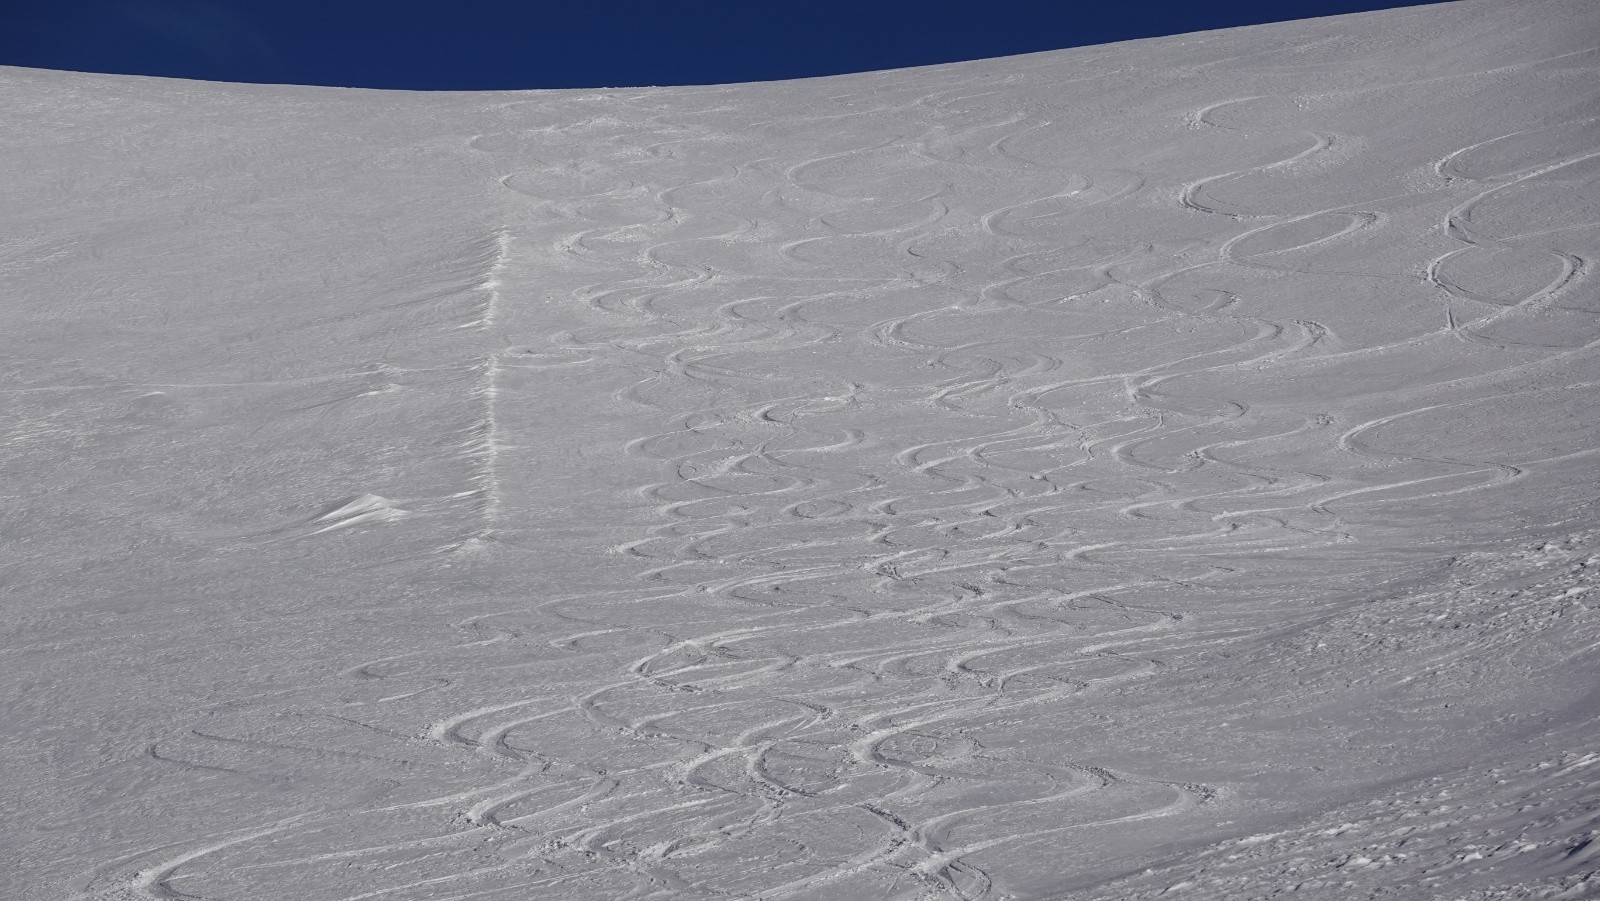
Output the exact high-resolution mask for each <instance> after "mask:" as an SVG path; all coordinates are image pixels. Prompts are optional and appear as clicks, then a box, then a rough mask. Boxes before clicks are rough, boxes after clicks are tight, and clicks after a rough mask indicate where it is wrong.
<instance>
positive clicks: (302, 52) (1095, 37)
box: [0, 0, 1510, 90]
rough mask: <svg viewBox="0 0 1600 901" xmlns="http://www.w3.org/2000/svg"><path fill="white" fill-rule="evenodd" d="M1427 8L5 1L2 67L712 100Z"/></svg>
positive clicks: (1369, 1) (1168, 0)
mask: <svg viewBox="0 0 1600 901" xmlns="http://www.w3.org/2000/svg"><path fill="white" fill-rule="evenodd" d="M1415 2H1416V0H1410V2H1407V0H1388V2H1385V0H1277V2H1263V0H1183V2H1179V0H1141V2H1119V0H1054V2H1052V0H920V2H917V0H853V2H845V0H810V2H787V0H743V2H728V0H683V2H673V0H656V2H641V0H567V2H546V0H522V2H512V0H433V2H416V0H320V2H318V0H0V65H14V66H36V67H40V68H49V69H73V70H79V71H90V72H119V73H135V74H142V75H170V76H179V77H184V78H204V79H212V80H219V81H250V82H275V83H285V82H286V83H294V84H321V85H345V86H353V87H378V88H413V89H431V90H466V89H487V88H560V87H599V86H635V85H647V84H708V83H717V82H730V81H758V80H761V81H764V80H769V79H777V78H795V77H799V76H806V75H831V74H837V73H841V72H860V71H866V70H871V69H889V68H897V67H901V66H913V65H924V64H929V63H939V62H949V61H953V60H962V59H979V58H983V57H990V56H1003V55H1007V54H1013V53H1026V52H1030V51H1034V50H1052V49H1056V48H1060V47H1077V46H1083V45H1086V44H1101V43H1106V42H1108V41H1119V40H1127V39H1130V38H1140V37H1153V36H1157V35H1165V34H1178V33H1181V32H1186V31H1199V30H1202V29H1207V28H1225V27H1229V26H1233V25H1249V24H1255V23H1259V22H1272V21H1279V20H1283V19H1301V18H1308V17H1311V16H1327V15H1336V14H1339V13H1347V12H1359V11H1362V10H1370V9H1383V8H1387V7H1395V6H1410V5H1415ZM1507 2H1510V0H1507Z"/></svg>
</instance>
